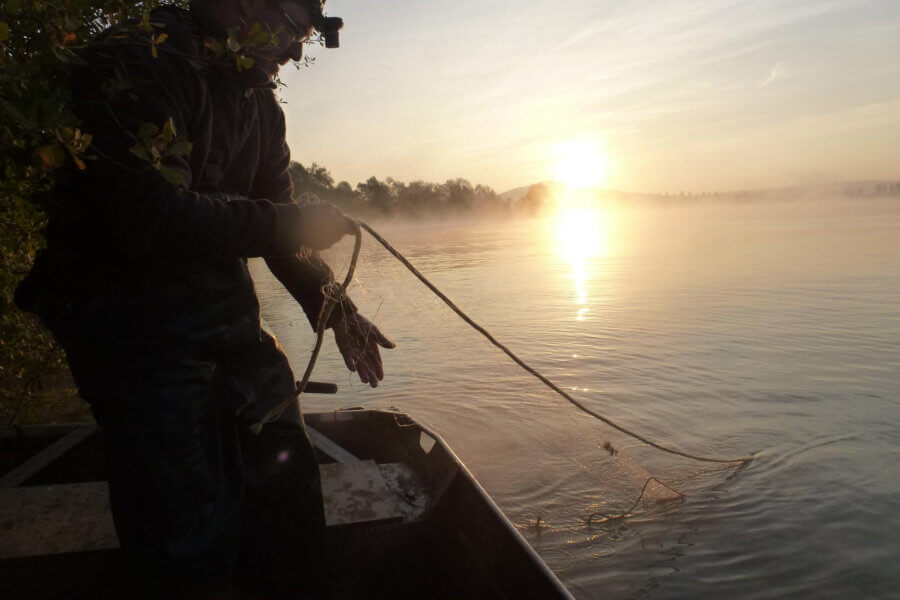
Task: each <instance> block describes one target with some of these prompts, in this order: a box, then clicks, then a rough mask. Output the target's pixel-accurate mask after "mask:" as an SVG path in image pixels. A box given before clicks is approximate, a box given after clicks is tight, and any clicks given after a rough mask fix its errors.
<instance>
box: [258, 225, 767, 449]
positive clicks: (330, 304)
mask: <svg viewBox="0 0 900 600" xmlns="http://www.w3.org/2000/svg"><path fill="white" fill-rule="evenodd" d="M357 224H358V225H359V227H360V228H361V229H365V230H366V231H367V232H368V233H369V235H371V236H372V237H373V238H375V240H376V241H377V242H378V243H379V244H381V245H382V246H384V248H385V249H386V250H387V251H388V252H390V253H391V254H392V255H393V256H394V258H396V259H397V260H398V261H400V263H401V264H403V266H404V267H406V268H407V269H409V271H410V272H411V273H412V274H413V275H415V276H416V278H417V279H418V280H419V281H421V282H422V283H423V284H424V285H425V287H427V288H428V289H429V290H431V291H432V292H433V293H434V295H435V296H437V297H438V298H440V299H441V301H443V303H444V304H446V305H447V306H448V307H449V308H450V310H452V311H453V312H455V313H456V314H457V315H458V316H459V317H460V318H461V319H462V320H463V321H465V322H466V323H467V324H468V325H469V326H470V327H472V328H473V329H474V330H475V331H477V332H478V333H480V334H481V335H482V336H483V337H484V338H485V339H486V340H487V341H489V342H490V343H491V344H493V345H494V346H495V347H497V348H498V349H499V350H500V351H502V352H503V353H504V354H506V355H507V356H508V357H509V358H511V359H512V361H513V362H515V363H516V364H517V365H519V366H520V367H522V369H524V370H525V371H527V372H529V373H531V374H532V375H534V376H535V377H536V378H537V379H539V380H540V381H541V382H542V383H543V384H544V385H546V386H547V387H549V388H550V389H551V390H553V391H554V392H556V393H557V394H559V395H560V396H562V397H563V398H565V399H566V400H568V401H569V402H570V403H571V404H572V405H573V406H575V407H576V408H578V409H579V410H581V411H582V412H584V413H586V414H588V415H590V416H592V417H594V418H595V419H598V420H600V421H602V422H604V423H606V424H607V425H609V426H610V427H612V428H613V429H617V430H618V431H621V432H622V433H624V434H625V435H628V436H631V437H633V438H634V439H636V440H639V441H641V442H643V443H645V444H647V445H648V446H651V447H653V448H656V449H657V450H661V451H663V452H668V453H669V454H675V455H677V456H683V457H684V458H690V459H692V460H697V461H703V462H714V463H747V462H750V461H751V460H753V457H752V456H741V457H737V458H721V457H715V456H701V455H698V454H690V453H688V452H682V451H681V450H676V449H675V448H669V447H668V446H664V445H662V444H658V443H656V442H654V441H652V440H650V439H648V438H646V437H644V436H642V435H640V434H638V433H636V432H634V431H632V430H630V429H628V428H626V427H623V426H622V425H619V424H618V423H616V422H615V421H613V420H612V419H609V418H608V417H605V416H603V415H602V414H600V413H598V412H597V411H595V410H593V409H591V408H588V407H587V406H585V405H584V404H583V403H581V402H579V401H578V400H576V399H575V398H573V397H572V396H571V395H569V393H568V392H566V391H565V390H563V389H562V388H560V387H559V386H558V385H556V384H555V383H553V382H552V381H550V379H548V378H547V377H546V376H544V375H543V374H541V373H540V372H538V371H537V370H536V369H534V368H533V367H531V366H530V365H528V364H527V363H526V362H525V361H523V360H522V359H521V358H519V357H518V356H516V354H515V353H514V352H513V351H512V350H510V349H509V348H507V347H506V346H504V345H503V344H501V343H500V342H499V341H497V339H496V338H495V337H494V336H493V335H491V333H490V332H489V331H488V330H487V329H485V328H484V327H482V326H481V325H479V324H478V323H476V322H475V321H473V320H472V318H471V317H469V315H467V314H466V313H465V312H463V311H462V309H460V308H459V307H458V306H456V304H454V302H453V301H452V300H450V298H448V297H447V296H446V295H445V294H444V293H443V292H442V291H441V290H439V289H438V288H437V287H436V286H435V285H434V284H433V283H431V282H430V281H429V280H428V278H427V277H425V276H424V275H422V273H420V272H419V270H418V269H416V268H415V267H414V266H413V265H412V264H411V263H410V262H409V261H408V260H407V259H406V257H405V256H403V255H402V254H400V252H398V251H397V249H396V248H394V247H393V246H391V244H390V243H388V241H387V240H385V239H384V238H383V237H381V235H380V234H379V233H378V232H377V231H375V230H374V229H372V228H371V227H369V226H368V225H367V224H365V223H363V222H362V221H357ZM361 243H362V235H361V233H360V230H359V229H357V231H356V243H355V245H354V247H353V256H352V258H351V259H350V266H349V267H348V269H347V276H346V277H345V278H344V282H343V283H342V284H341V285H340V287H338V289H337V290H336V291H335V293H334V294H333V295H331V294H329V295H327V296H328V297H327V299H326V302H325V304H324V305H323V306H322V311H321V312H320V314H319V322H318V325H317V327H316V345H315V348H314V349H313V353H312V356H310V360H309V363H308V364H307V366H306V372H305V373H304V375H303V380H302V381H301V382H300V385H299V386H298V388H297V391H296V392H295V393H294V394H292V395H291V396H290V397H289V398H287V399H286V400H285V401H284V402H282V403H281V404H279V405H278V406H276V407H275V408H274V409H273V410H272V411H270V412H269V414H267V415H266V416H265V417H264V418H263V421H262V422H261V423H257V424H256V425H254V432H256V433H258V432H259V428H260V427H261V426H262V423H265V422H270V418H272V419H274V418H278V416H279V415H280V414H281V412H282V411H284V409H285V408H287V406H288V405H289V404H290V402H292V401H295V400H296V399H297V398H298V397H299V396H300V394H301V393H302V390H303V388H304V386H305V385H306V382H307V381H309V377H310V375H311V374H312V369H313V365H315V362H316V359H317V358H318V355H319V350H320V349H321V347H322V339H323V337H324V335H325V324H326V323H327V322H328V317H329V316H330V315H331V311H332V310H333V309H334V306H335V305H336V304H337V303H338V302H339V301H340V300H341V299H343V297H344V294H345V293H346V291H347V286H348V285H349V284H350V280H351V279H352V278H353V273H354V271H355V269H356V262H357V260H358V259H359V251H360V247H361Z"/></svg>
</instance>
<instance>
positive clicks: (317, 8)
mask: <svg viewBox="0 0 900 600" xmlns="http://www.w3.org/2000/svg"><path fill="white" fill-rule="evenodd" d="M299 4H300V5H302V6H303V8H305V9H306V10H308V11H309V14H310V15H312V25H313V27H315V29H316V31H318V32H319V33H320V34H321V35H322V39H323V40H324V41H325V47H326V48H339V47H340V45H341V40H340V33H339V32H340V30H341V28H342V27H343V26H344V20H343V19H342V18H340V17H326V16H325V13H324V12H323V9H324V7H325V0H300V1H299Z"/></svg>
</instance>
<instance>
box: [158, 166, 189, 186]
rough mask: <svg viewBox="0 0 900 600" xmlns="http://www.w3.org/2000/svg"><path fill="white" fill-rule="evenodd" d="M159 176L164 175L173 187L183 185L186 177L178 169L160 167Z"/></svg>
mask: <svg viewBox="0 0 900 600" xmlns="http://www.w3.org/2000/svg"><path fill="white" fill-rule="evenodd" d="M159 174H160V175H162V176H163V177H164V178H165V179H166V181H168V182H169V183H171V184H173V185H181V184H182V183H184V176H183V175H182V174H181V171H179V170H178V169H173V168H172V167H166V166H160V168H159Z"/></svg>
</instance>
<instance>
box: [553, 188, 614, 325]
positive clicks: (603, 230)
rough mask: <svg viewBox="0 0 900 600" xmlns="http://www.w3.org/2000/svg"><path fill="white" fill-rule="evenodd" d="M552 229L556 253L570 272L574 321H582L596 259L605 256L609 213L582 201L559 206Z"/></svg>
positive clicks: (608, 244)
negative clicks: (565, 263)
mask: <svg viewBox="0 0 900 600" xmlns="http://www.w3.org/2000/svg"><path fill="white" fill-rule="evenodd" d="M553 226H554V228H555V234H556V247H557V253H558V254H559V257H560V258H561V259H562V260H564V261H565V262H567V263H569V265H570V266H571V269H572V271H571V277H572V283H573V285H574V287H575V290H574V302H575V306H576V312H575V319H576V320H577V321H584V320H585V319H587V317H588V313H589V312H590V310H591V309H590V307H589V306H588V304H589V300H590V299H591V298H590V290H591V282H592V280H593V279H594V278H595V277H596V276H597V267H598V259H602V258H605V257H607V256H609V251H610V236H609V233H610V231H609V230H610V217H609V213H608V210H605V209H602V208H599V207H596V206H592V205H591V204H590V203H586V202H585V203H581V202H569V203H561V204H560V210H559V212H558V213H557V214H556V216H555V219H554V222H553Z"/></svg>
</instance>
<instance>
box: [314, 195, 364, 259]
mask: <svg viewBox="0 0 900 600" xmlns="http://www.w3.org/2000/svg"><path fill="white" fill-rule="evenodd" d="M300 215H301V222H300V236H301V237H300V241H301V243H302V244H303V245H304V246H306V247H308V248H312V249H313V250H325V249H326V248H330V247H331V246H333V245H334V244H336V243H337V242H338V240H340V239H341V238H342V237H344V236H345V235H353V234H355V233H356V229H357V227H358V226H357V224H356V221H354V220H353V219H352V218H350V217H348V216H347V215H346V214H344V212H343V211H341V209H339V208H338V207H336V206H335V205H333V204H329V203H327V202H317V203H314V204H303V205H301V206H300Z"/></svg>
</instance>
